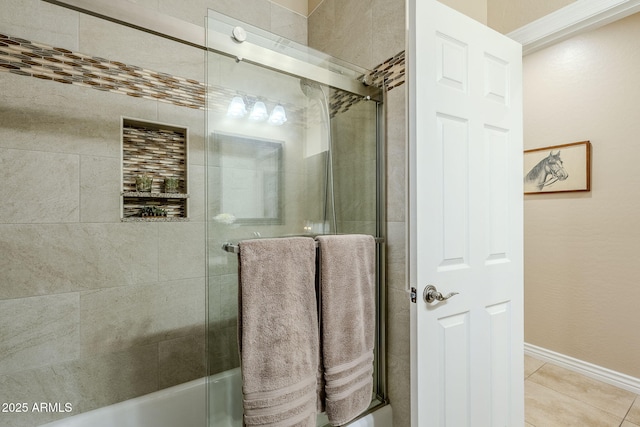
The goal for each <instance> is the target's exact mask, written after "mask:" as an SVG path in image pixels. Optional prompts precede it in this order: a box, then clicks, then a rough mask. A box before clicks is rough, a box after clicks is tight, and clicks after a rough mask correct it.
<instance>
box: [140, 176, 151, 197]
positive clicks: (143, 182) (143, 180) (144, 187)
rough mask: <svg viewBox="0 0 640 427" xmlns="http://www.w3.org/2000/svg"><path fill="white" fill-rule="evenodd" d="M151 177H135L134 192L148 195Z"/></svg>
mask: <svg viewBox="0 0 640 427" xmlns="http://www.w3.org/2000/svg"><path fill="white" fill-rule="evenodd" d="M151 184H153V177H152V176H151V175H148V174H143V175H138V176H136V191H138V192H140V193H150V192H151Z"/></svg>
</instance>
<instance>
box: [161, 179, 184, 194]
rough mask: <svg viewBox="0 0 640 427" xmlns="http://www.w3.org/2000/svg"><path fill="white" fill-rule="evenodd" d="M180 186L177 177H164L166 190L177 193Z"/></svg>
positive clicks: (166, 191)
mask: <svg viewBox="0 0 640 427" xmlns="http://www.w3.org/2000/svg"><path fill="white" fill-rule="evenodd" d="M179 186H180V180H179V179H178V178H176V177H167V178H165V179H164V192H165V193H177V192H178V187H179Z"/></svg>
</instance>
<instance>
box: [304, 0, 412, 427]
mask: <svg viewBox="0 0 640 427" xmlns="http://www.w3.org/2000/svg"><path fill="white" fill-rule="evenodd" d="M308 25H309V29H308V32H309V46H311V47H313V48H316V49H319V50H322V51H324V52H327V53H329V54H331V55H333V56H336V57H338V58H341V59H344V60H346V61H349V62H353V63H356V64H358V65H360V66H363V67H365V68H368V69H373V68H374V67H375V68H378V69H380V70H384V69H385V68H387V67H386V66H384V65H383V66H382V67H376V66H377V65H378V64H382V63H383V62H385V61H386V60H387V58H392V59H391V60H390V61H389V63H390V62H394V60H393V58H394V57H397V56H398V55H399V54H401V52H403V51H404V49H405V39H404V37H405V2H404V0H353V1H348V2H344V1H340V0H324V1H323V2H322V3H321V4H320V5H319V6H318V7H317V8H316V9H315V10H314V11H313V13H312V14H311V15H310V16H309V19H308ZM402 58H403V56H402ZM396 59H399V57H398V58H396ZM403 62H404V61H402V63H401V64H397V65H396V66H395V69H398V70H402V69H404V63H403ZM389 63H387V65H389ZM394 76H395V74H393V75H392V76H391V79H392V80H393V79H394ZM398 77H399V78H400V81H394V82H392V83H391V84H390V85H389V86H390V87H393V89H391V90H389V92H388V94H387V99H386V114H387V117H386V124H385V126H386V142H387V146H386V152H387V158H386V169H387V170H386V193H387V230H386V237H387V286H388V290H387V292H388V295H387V297H388V305H387V310H388V313H387V319H388V320H387V384H388V395H389V399H390V401H391V403H392V405H393V408H394V411H393V417H394V419H393V425H394V426H397V427H405V426H409V425H410V424H411V422H410V421H411V420H410V415H411V413H410V407H409V402H410V401H411V399H410V369H409V367H410V363H409V300H408V297H407V293H406V280H405V269H406V265H405V247H406V242H405V206H406V204H405V191H406V189H405V156H406V137H405V135H406V129H405V122H406V121H405V104H406V96H405V88H406V85H402V84H401V82H402V79H403V76H398Z"/></svg>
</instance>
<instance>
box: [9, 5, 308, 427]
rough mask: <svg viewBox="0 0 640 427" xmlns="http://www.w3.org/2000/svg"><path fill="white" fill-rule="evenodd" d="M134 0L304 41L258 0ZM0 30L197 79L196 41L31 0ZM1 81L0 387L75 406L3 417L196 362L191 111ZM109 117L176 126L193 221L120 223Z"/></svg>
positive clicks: (92, 395) (198, 249)
mask: <svg viewBox="0 0 640 427" xmlns="http://www.w3.org/2000/svg"><path fill="white" fill-rule="evenodd" d="M137 3H139V4H142V5H144V6H147V7H150V8H153V9H155V10H159V11H160V12H163V13H167V14H172V15H175V16H177V17H179V18H181V19H185V20H188V21H191V22H195V23H197V24H200V25H202V24H203V21H204V19H203V16H204V14H205V13H206V7H211V8H214V9H217V10H219V11H221V12H223V13H229V14H232V15H235V16H236V17H238V18H239V19H244V20H248V21H250V22H251V21H253V22H252V23H254V24H256V25H259V26H262V27H263V28H266V29H270V30H273V31H275V32H279V33H280V34H282V35H284V36H287V37H290V38H294V39H297V40H299V41H302V42H306V19H305V18H303V17H301V16H300V15H297V14H295V13H293V12H289V11H287V10H286V9H283V8H280V7H279V6H277V5H275V4H272V3H271V2H269V1H266V0H256V1H252V2H251V3H252V5H250V6H248V5H247V4H246V2H243V5H242V7H241V8H239V9H238V10H231V9H233V8H234V7H235V6H234V4H235V2H225V1H211V0H208V1H192V2H188V4H186V5H185V4H183V3H184V2H165V1H157V0H152V1H149V2H145V1H144V0H140V1H137ZM145 3H148V4H145ZM252 6H255V7H252ZM256 10H266V11H267V13H266V14H263V13H260V14H253V12H254V11H256ZM242 13H244V14H245V15H244V16H243V14H242ZM246 14H249V15H246ZM275 18H277V23H276V24H274V25H275V26H276V27H278V28H272V25H271V22H272V21H273V19H275ZM274 22H275V21H274ZM0 33H2V34H9V35H12V36H15V37H20V38H23V39H25V40H32V41H35V42H41V43H45V44H47V45H49V46H56V47H60V48H63V49H66V50H68V51H72V52H83V53H87V54H90V55H91V56H98V57H101V58H108V59H110V60H115V61H118V62H121V63H126V64H131V65H136V66H139V67H141V68H145V69H150V70H156V71H160V72H163V73H166V74H169V75H173V76H179V77H182V78H185V79H190V80H192V81H197V82H203V81H204V53H203V52H202V51H200V50H198V49H195V48H192V47H188V46H185V45H181V44H178V43H175V42H172V41H168V40H165V39H161V38H158V37H155V36H151V35H149V34H145V33H141V32H138V31H135V30H133V29H129V28H125V27H121V26H118V25H116V24H113V23H110V22H107V21H102V20H99V19H97V18H94V17H91V16H87V15H82V14H79V13H77V12H74V11H70V10H67V9H64V8H60V7H57V6H53V5H51V4H48V3H45V2H42V1H40V0H5V1H3V12H2V14H0ZM167 58H171V61H168V60H167ZM0 87H1V88H2V90H1V91H0V93H1V95H0V97H1V98H2V102H0V176H1V177H2V182H3V185H2V186H0V197H1V198H2V200H3V203H1V204H0V254H1V255H2V256H0V324H2V325H3V328H2V330H1V331H0V402H70V403H71V404H72V405H73V412H72V413H71V414H57V413H50V414H38V413H31V414H6V413H3V414H0V424H1V425H3V426H16V427H21V426H29V427H32V426H34V425H39V424H41V423H45V422H48V421H51V420H53V419H57V418H61V417H64V416H67V415H73V414H77V413H80V412H84V411H87V410H91V409H94V408H97V407H100V406H104V405H108V404H111V403H114V402H117V401H121V400H125V399H128V398H131V397H134V396H137V395H141V394H145V393H148V392H151V391H154V390H157V389H160V388H164V387H168V386H171V385H174V384H178V383H181V382H184V381H188V380H190V379H193V378H197V377H200V376H202V375H204V374H205V360H204V332H205V278H204V274H205V271H204V266H205V260H204V247H205V242H204V228H205V227H204V130H203V127H204V126H203V123H204V117H203V112H202V111H201V110H197V109H191V108H186V107H181V106H177V105H173V104H170V103H166V102H158V101H155V100H149V99H141V98H135V97H130V96H122V95H117V94H114V93H109V92H105V91H98V90H92V89H89V88H87V87H81V86H76V85H68V84H67V85H65V84H60V83H57V82H52V81H45V80H41V79H36V78H32V77H24V76H20V75H16V74H11V73H0ZM121 116H127V117H135V118H139V119H142V120H149V121H160V122H167V123H174V124H177V125H180V126H187V127H189V135H190V141H189V147H190V152H189V160H190V164H189V170H190V183H189V188H190V191H189V192H190V194H191V198H190V209H189V212H190V215H189V216H190V222H187V223H149V224H141V223H121V222H120V201H119V196H120V191H121V188H120V160H119V156H120V119H121Z"/></svg>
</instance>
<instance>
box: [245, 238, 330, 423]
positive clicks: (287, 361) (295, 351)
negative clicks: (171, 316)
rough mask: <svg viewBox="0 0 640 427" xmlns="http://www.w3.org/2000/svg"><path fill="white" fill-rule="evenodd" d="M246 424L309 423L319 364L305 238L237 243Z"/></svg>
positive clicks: (311, 265) (311, 248)
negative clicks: (238, 251)
mask: <svg viewBox="0 0 640 427" xmlns="http://www.w3.org/2000/svg"><path fill="white" fill-rule="evenodd" d="M239 246H240V259H239V261H240V262H239V264H240V266H239V272H240V292H239V293H238V295H239V304H238V306H239V316H238V332H239V347H240V352H241V355H240V359H241V371H242V393H243V407H244V425H245V426H271V427H290V426H296V427H298V426H299V427H311V426H314V427H315V425H316V405H317V389H316V383H317V379H316V375H317V368H318V358H319V336H318V315H317V306H316V304H317V303H316V295H315V272H316V269H315V265H316V264H315V260H316V249H315V242H314V240H313V239H312V238H305V237H294V238H277V239H259V240H247V241H243V242H240V244H239Z"/></svg>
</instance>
